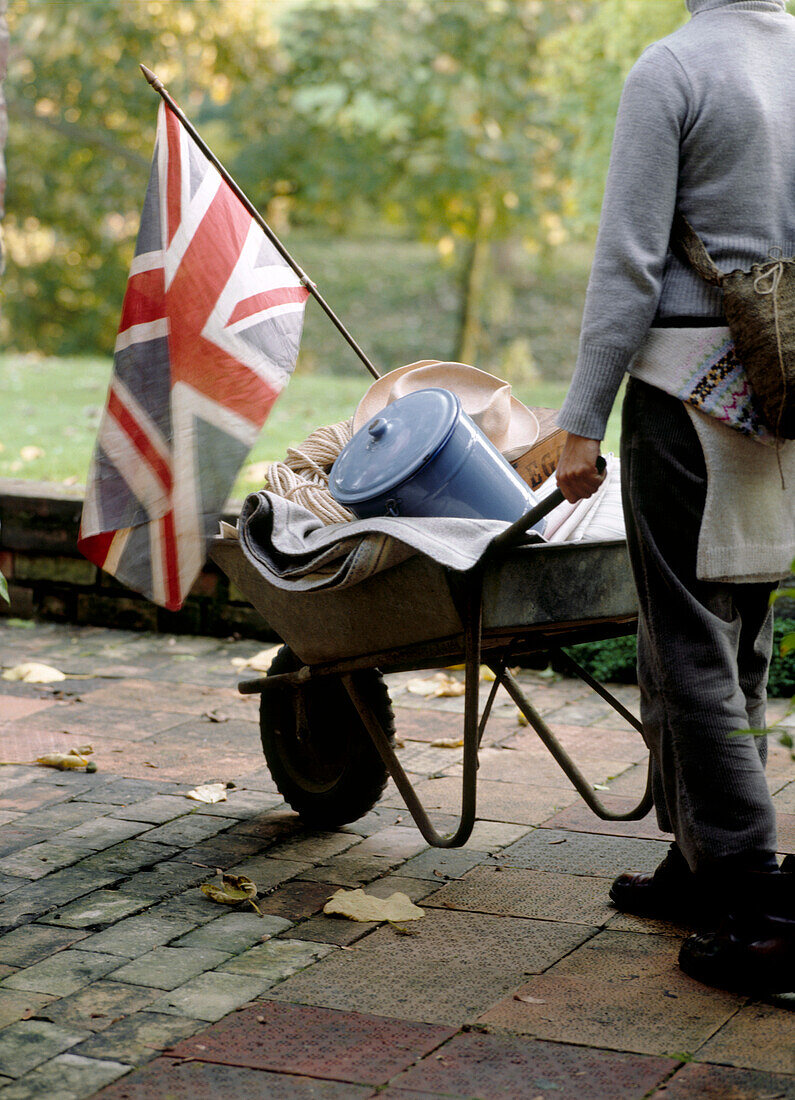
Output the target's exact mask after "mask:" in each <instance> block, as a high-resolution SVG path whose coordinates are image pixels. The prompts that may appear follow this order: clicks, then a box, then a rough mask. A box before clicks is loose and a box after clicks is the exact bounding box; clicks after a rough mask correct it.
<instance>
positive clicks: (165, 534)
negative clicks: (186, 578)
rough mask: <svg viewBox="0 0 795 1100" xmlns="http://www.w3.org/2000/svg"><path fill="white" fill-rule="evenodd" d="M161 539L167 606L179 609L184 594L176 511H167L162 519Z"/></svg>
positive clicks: (173, 609) (171, 609)
mask: <svg viewBox="0 0 795 1100" xmlns="http://www.w3.org/2000/svg"><path fill="white" fill-rule="evenodd" d="M160 540H161V546H162V548H163V579H164V581H165V589H166V593H165V595H166V608H167V609H168V610H169V611H179V609H180V607H182V596H181V594H180V589H179V566H178V564H177V539H176V533H175V531H174V513H173V511H172V512H167V513H166V514H165V515H164V516H163V518H162V519H161V521H160Z"/></svg>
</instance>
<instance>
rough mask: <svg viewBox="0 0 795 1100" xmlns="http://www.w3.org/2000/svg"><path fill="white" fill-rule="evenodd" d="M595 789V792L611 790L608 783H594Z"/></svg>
mask: <svg viewBox="0 0 795 1100" xmlns="http://www.w3.org/2000/svg"><path fill="white" fill-rule="evenodd" d="M593 789H594V790H595V791H609V790H610V788H609V787H608V785H607V784H606V783H594V785H593Z"/></svg>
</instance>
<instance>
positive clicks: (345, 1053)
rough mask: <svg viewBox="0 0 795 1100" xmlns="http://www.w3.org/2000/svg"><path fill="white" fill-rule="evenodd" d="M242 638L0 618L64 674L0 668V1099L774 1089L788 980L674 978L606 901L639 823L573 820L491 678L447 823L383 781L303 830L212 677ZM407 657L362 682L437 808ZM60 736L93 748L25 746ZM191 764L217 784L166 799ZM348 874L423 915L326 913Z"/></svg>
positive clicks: (615, 743)
mask: <svg viewBox="0 0 795 1100" xmlns="http://www.w3.org/2000/svg"><path fill="white" fill-rule="evenodd" d="M259 648H261V646H260V645H259V644H258V643H256V642H242V641H229V640H220V639H208V638H190V637H187V638H186V637H173V638H170V637H167V636H162V635H141V634H132V633H128V632H115V631H112V630H103V629H99V628H85V629H80V628H75V627H69V626H56V625H51V624H42V625H35V626H30V627H28V626H14V625H6V624H3V623H2V621H0V665H2V666H3V668H5V669H8V668H10V667H12V666H14V665H17V664H19V663H21V662H23V661H36V662H39V663H44V664H47V665H51V666H54V667H56V668H58V669H59V670H61V671H62V672H64V673H65V674H66V676H67V678H66V679H64V680H62V681H59V682H57V683H53V684H25V683H18V682H11V681H6V680H2V681H0V738H1V739H2V746H3V749H2V758H3V760H4V761H10V762H11V763H7V764H5V765H4V766H3V771H2V780H3V786H2V798H0V895H2V899H3V900H2V904H0V1098H2V1100H24V1098H28V1097H31V1098H32V1097H40V1096H42V1095H45V1094H49V1095H52V1096H54V1097H57V1098H58V1100H83V1098H86V1097H90V1096H102V1097H106V1098H108V1100H111V1098H114V1100H121V1098H130V1100H132V1098H135V1097H144V1096H146V1097H166V1096H171V1095H173V1096H191V1097H192V1098H193V1100H201V1098H203V1097H207V1098H210V1097H212V1098H213V1100H215V1098H216V1097H217V1096H218V1095H219V1093H220V1092H221V1091H222V1090H224V1089H232V1088H233V1089H235V1090H236V1092H237V1094H238V1095H241V1096H260V1095H261V1096H268V1097H274V1098H279V1097H285V1098H289V1100H301V1098H303V1097H320V1098H329V1100H332V1098H340V1100H342V1098H346V1100H347V1098H357V1097H362V1098H365V1097H375V1096H376V1095H377V1096H379V1097H381V1098H384V1100H390V1098H398V1097H402V1098H404V1100H421V1098H423V1097H431V1098H432V1097H453V1098H455V1097H459V1098H464V1097H467V1098H470V1100H471V1098H473V1097H477V1098H481V1100H508V1098H518V1100H536V1098H544V1100H546V1097H548V1096H555V1097H560V1100H568V1098H569V1097H571V1098H572V1100H574V1098H576V1100H596V1098H602V1097H604V1098H611V1100H612V1098H616V1100H641V1098H642V1097H655V1098H658V1100H662V1097H666V1098H667V1100H685V1098H691V1097H692V1098H695V1097H699V1098H701V1097H714V1098H716V1100H718V1098H721V1100H725V1098H726V1097H729V1096H731V1097H732V1098H733V1100H743V1098H746V1097H747V1098H749V1100H750V1098H751V1097H753V1098H754V1100H759V1098H760V1097H763V1096H765V1097H771V1098H772V1097H777V1098H778V1097H782V1098H795V1054H794V1053H793V1045H792V1029H793V1021H794V1018H793V1015H792V1011H791V1009H792V1007H793V998H786V997H782V998H777V999H775V1002H773V1001H771V1003H759V1002H755V1001H751V1000H749V999H748V998H745V997H742V996H738V995H734V994H729V993H724V992H720V991H717V990H711V989H708V988H706V987H703V986H700V985H697V984H696V983H694V982H691V981H690V980H689V979H688V978H686V977H685V976H684V975H683V974H681V973H680V971H679V970H678V968H677V966H676V955H677V951H678V945H679V942H680V939H681V936H682V934H683V933H684V932H685V931H686V930H685V929H683V928H679V927H676V926H674V925H671V924H666V923H663V922H658V921H641V920H639V919H638V918H634V917H630V916H626V915H623V914H620V913H617V912H616V910H614V909H612V908H611V907H610V906H609V905H608V902H607V890H608V887H609V884H610V881H611V879H612V878H613V877H614V876H615V875H616V874H618V873H619V872H620V871H622V870H626V869H628V868H630V867H631V868H634V869H639V870H648V869H651V868H653V867H654V866H655V865H656V863H657V862H658V861H659V859H660V857H661V854H662V853H663V852H664V851H665V847H666V839H665V838H664V837H663V835H662V834H661V833H659V832H658V830H657V829H656V827H655V825H654V822H653V820H652V819H650V818H647V819H646V820H645V821H642V822H636V823H631V822H622V823H617V824H610V823H604V822H601V821H600V820H599V819H597V818H596V817H595V816H594V815H593V814H591V812H590V811H589V810H587V808H586V807H585V806H584V804H583V803H582V802H581V801H580V799H579V796H578V795H577V793H576V792H575V790H574V789H573V787H572V786H571V785H570V784H569V783H568V781H567V780H566V778H565V776H564V775H563V774H562V773H561V772H559V770H558V768H557V766H556V765H555V764H554V762H553V761H552V760H551V758H550V757H549V756H548V754H547V753H546V750H544V749H543V747H542V746H541V745H540V744H539V743H538V742H537V740H536V739H535V735H534V734H533V733H532V731H530V730H528V729H527V728H523V727H520V726H519V725H518V722H517V715H516V710H515V708H514V707H513V704H512V703H510V701H509V700H507V699H506V698H505V697H503V696H502V695H501V693H498V695H497V699H496V701H495V709H494V717H493V720H492V722H491V723H490V724H489V726H488V728H487V731H486V734H485V737H484V741H483V747H482V752H481V763H482V774H481V776H480V780H479V782H480V788H479V793H480V815H481V817H480V819H479V820H478V822H477V824H476V826H475V829H474V831H473V834H472V838H471V839H470V841H469V842H468V843H467V845H465V846H464V847H463V848H461V849H456V850H439V849H431V848H429V847H428V846H427V845H426V843H425V841H424V840H423V839H422V837H421V835H420V834H419V832H418V830H417V829H416V828H415V827H414V825H413V823H412V821H411V817H410V815H409V813H408V812H407V810H406V809H405V806H404V805H403V802H402V800H401V798H400V796H399V795H398V794H397V792H396V791H395V788H394V785H393V784H392V783H390V784H389V785H388V787H387V790H386V792H385V795H384V798H383V799H382V800H381V802H380V803H379V804H378V805H377V806H376V808H375V809H374V810H372V811H371V812H370V813H368V814H366V815H365V816H364V817H363V818H362V819H360V820H359V821H355V822H351V823H350V824H349V825H346V826H343V827H341V828H338V829H335V830H329V831H325V832H321V831H309V830H307V829H305V828H304V827H303V826H302V825H301V823H300V822H299V820H298V818H297V817H296V815H295V814H294V813H293V812H292V811H291V810H290V808H289V807H288V806H286V805H285V804H284V802H283V801H282V798H281V796H280V795H279V793H278V791H277V790H276V787H275V785H274V784H273V781H272V780H271V777H270V775H269V773H268V771H267V768H266V767H265V765H264V760H263V757H262V752H261V746H260V738H259V724H258V706H257V703H258V701H257V700H256V698H254V697H250V696H249V697H244V696H240V695H239V694H238V693H237V690H236V684H237V679H238V676H239V669H238V667H236V666H235V665H233V663H232V662H233V660H235V659H241V658H243V659H247V658H250V657H251V656H253V655H254V654H255V653H256V651H257V650H258V649H259ZM431 675H433V673H431V672H428V673H419V674H414V676H413V678H416V677H417V676H422V677H424V676H431ZM521 678H522V680H523V681H524V685H525V688H526V689H527V690H528V692H529V694H530V697H531V699H532V701H533V703H534V705H535V706H536V708H537V709H538V710H539V711H540V712H541V713H542V714H543V715H544V717H545V718H546V719H547V721H549V722H550V724H551V725H552V726H553V728H555V729H556V731H557V732H558V733H559V735H560V737H561V740H562V741H563V742H564V744H565V745H566V747H567V749H568V750H569V751H570V752H571V753H572V755H573V756H574V757H575V759H577V760H579V761H581V762H582V767H583V770H584V771H585V773H586V775H587V776H588V779H589V780H590V781H592V782H593V783H595V784H598V785H599V786H600V787H603V788H606V790H605V793H604V798H605V800H606V801H608V802H611V803H612V805H613V806H615V807H617V808H623V807H624V806H625V805H627V804H628V803H629V802H630V801H631V800H632V799H636V798H637V797H638V795H639V793H640V790H641V789H642V785H643V768H644V765H643V749H642V746H640V745H639V743H638V741H639V739H638V737H637V735H636V734H635V733H634V732H632V731H626V730H623V729H621V725H620V720H619V719H617V718H616V717H615V716H614V715H613V714H612V713H611V712H610V710H609V708H608V707H607V705H606V704H602V702H601V701H600V700H598V699H597V700H596V701H595V702H594V701H593V699H592V698H588V699H587V700H586V699H585V698H584V696H583V690H584V689H583V685H582V684H580V683H574V682H572V681H568V680H565V679H554V680H550V679H548V678H546V677H544V676H539V675H537V674H534V673H523V674H522V677H521ZM411 679H412V677H408V676H406V675H402V674H401V675H399V676H395V677H389V678H388V681H389V685H390V691H391V694H392V698H393V703H394V706H395V713H396V719H397V730H398V738H399V740H400V742H401V745H402V747H401V748H400V749H399V757H400V759H401V761H402V762H403V766H404V767H405V769H406V771H407V772H408V774H409V775H410V778H411V779H412V780H413V781H414V782H415V783H416V784H417V787H418V790H419V791H420V792H421V794H422V796H423V798H424V800H425V802H426V805H427V806H428V808H429V809H430V811H431V813H432V816H433V818H434V821H435V823H436V825H437V827H438V828H440V829H452V828H454V827H455V823H456V815H457V813H458V810H459V804H460V791H461V750H460V748H459V747H450V744H451V742H454V741H455V740H456V739H457V737H458V736H460V731H461V721H462V720H461V714H460V700H459V699H456V698H441V699H429V698H425V697H422V696H419V695H417V694H414V693H412V692H411V691H410V690H409V684H410V683H411ZM486 688H487V685H484V690H485V689H486ZM621 691H622V699H623V700H624V701H625V702H627V703H628V704H629V705H630V706H634V705H635V702H636V700H635V697H634V692H633V691H632V689H627V688H622V689H621ZM434 742H437V744H434ZM438 742H441V743H438ZM445 742H446V743H447V744H444V743H445ZM86 745H90V746H91V748H92V749H93V753H92V754H91V755H92V759H93V760H95V761H96V763H97V771H96V772H95V773H94V774H87V773H86V772H84V771H82V770H81V771H70V772H60V771H54V770H51V769H47V768H43V767H38V766H36V765H35V764H33V763H32V761H33V760H34V759H35V757H36V756H39V755H41V754H42V753H45V752H47V753H49V752H65V751H68V750H69V749H70V748H75V747H79V746H86ZM785 757H786V753H785V752H784V750H779V749H778V747H774V749H773V751H772V754H771V762H770V769H769V775H770V780H771V785H772V787H773V790H774V794H775V798H776V802H777V805H778V806H779V809H780V811H781V813H780V824H781V835H782V837H783V838H785V842H786V843H791V841H792V840H793V839H795V812H794V811H795V782H793V780H792V778H791V770H790V768H791V763H790V761H789V760H788V759H785ZM207 782H220V783H223V784H226V785H227V788H226V795H227V797H226V800H225V801H221V802H218V803H215V804H212V805H211V804H204V803H197V802H194V801H191V800H189V799H188V798H186V795H187V794H188V792H189V791H191V790H192V789H193V788H195V787H196V786H197V785H198V784H201V783H207ZM217 869H223V870H226V871H230V872H231V873H233V874H240V875H246V876H248V877H249V878H251V879H252V880H254V882H256V883H257V886H258V888H259V892H260V895H261V897H260V899H259V901H258V904H259V905H260V908H261V911H262V914H263V915H262V916H259V915H258V914H257V913H256V912H255V911H254V910H253V908H250V907H248V908H246V907H240V906H238V907H235V908H230V907H227V906H221V905H217V904H214V903H213V902H212V901H211V900H209V899H208V898H207V897H205V896H204V895H203V894H202V893H201V891H200V890H199V886H200V885H201V883H203V882H206V881H210V880H212V879H213V878H214V876H215V873H216V870H217ZM357 886H364V887H365V888H366V890H367V892H368V893H371V894H374V895H376V896H379V897H388V896H389V895H390V894H392V893H394V892H395V891H400V892H402V893H405V894H407V895H408V896H409V897H410V898H411V899H412V900H413V901H415V902H418V903H420V904H421V905H422V908H423V909H424V912H425V915H424V917H423V918H422V919H421V920H419V921H417V922H415V923H413V924H405V925H398V926H393V925H390V924H388V923H374V922H371V923H357V922H353V921H347V920H344V919H339V918H332V917H328V916H325V915H323V906H324V904H325V902H326V900H327V899H328V897H329V896H330V895H331V894H332V893H334V892H335V891H336V890H337V889H339V888H341V887H344V888H353V887H357Z"/></svg>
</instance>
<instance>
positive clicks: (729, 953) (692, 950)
mask: <svg viewBox="0 0 795 1100" xmlns="http://www.w3.org/2000/svg"><path fill="white" fill-rule="evenodd" d="M791 869H792V861H790V862H789V865H788V867H787V871H790V870H791ZM734 899H735V900H734V901H733V902H732V901H729V902H728V904H729V906H730V908H729V910H728V912H727V914H726V916H725V917H724V918H723V920H722V921H721V922H720V923H719V925H718V926H717V928H716V929H715V930H714V931H709V932H700V933H695V934H694V935H692V936H688V937H687V939H686V940H685V941H684V943H683V944H682V947H681V950H680V952H679V966H680V967H681V968H682V970H684V972H685V974H688V975H689V976H690V977H691V978H695V979H696V981H699V982H703V983H704V984H705V985H711V986H715V987H717V988H718V989H732V990H736V991H742V992H747V993H792V992H795V876H794V875H793V874H791V873H786V872H785V873H784V874H782V873H780V872H772V873H771V872H768V873H759V872H756V873H754V872H747V873H745V874H743V875H738V877H737V881H736V883H735V886H734Z"/></svg>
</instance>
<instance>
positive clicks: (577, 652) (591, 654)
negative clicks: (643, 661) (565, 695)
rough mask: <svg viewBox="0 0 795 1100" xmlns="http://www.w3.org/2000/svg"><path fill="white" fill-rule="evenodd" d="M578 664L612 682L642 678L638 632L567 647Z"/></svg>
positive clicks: (621, 682) (634, 680)
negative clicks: (640, 676)
mask: <svg viewBox="0 0 795 1100" xmlns="http://www.w3.org/2000/svg"><path fill="white" fill-rule="evenodd" d="M566 652H567V653H568V654H569V656H570V657H573V658H574V660H575V661H576V662H577V664H578V665H582V667H583V668H584V669H585V671H586V672H590V674H591V676H593V678H594V679H595V680H599V681H600V683H608V684H636V683H637V682H638V677H637V669H636V667H635V662H636V660H637V646H636V640H635V635H634V634H629V635H627V636H626V637H623V638H605V639H604V641H601V642H583V643H582V644H581V645H573V646H569V648H568V649H567V650H566Z"/></svg>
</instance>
